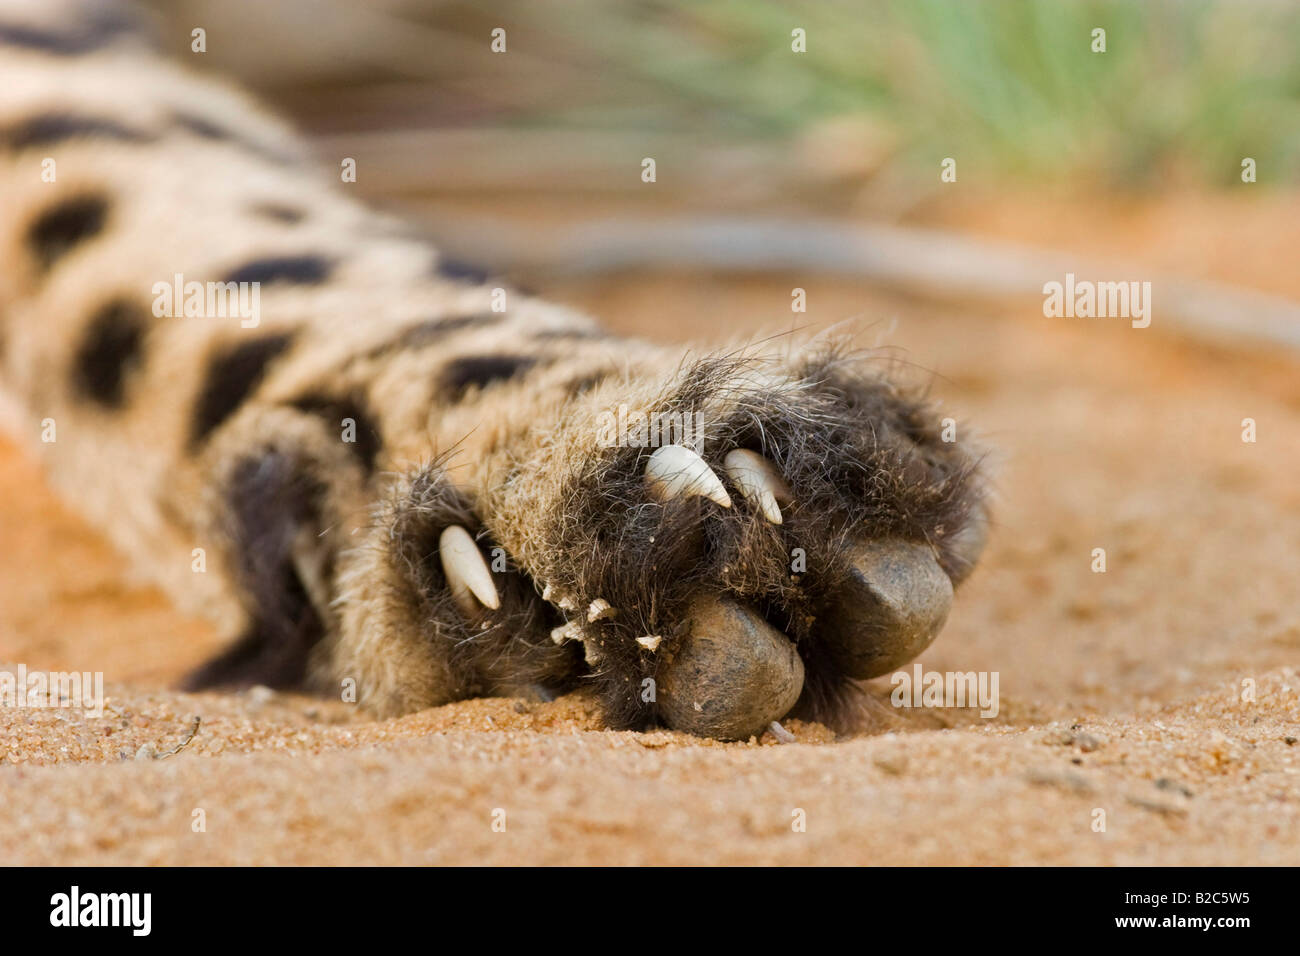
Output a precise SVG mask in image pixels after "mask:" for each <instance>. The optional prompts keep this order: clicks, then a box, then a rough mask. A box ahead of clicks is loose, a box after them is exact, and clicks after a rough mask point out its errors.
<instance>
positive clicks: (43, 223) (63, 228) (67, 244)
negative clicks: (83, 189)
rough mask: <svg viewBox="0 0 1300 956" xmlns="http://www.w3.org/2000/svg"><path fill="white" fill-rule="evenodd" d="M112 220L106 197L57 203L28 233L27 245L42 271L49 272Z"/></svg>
mask: <svg viewBox="0 0 1300 956" xmlns="http://www.w3.org/2000/svg"><path fill="white" fill-rule="evenodd" d="M107 218H108V200H107V199H106V198H105V197H104V196H79V197H77V198H75V199H65V200H63V201H61V202H58V203H55V204H54V205H53V206H51V207H50V208H49V209H47V210H45V211H44V212H43V213H41V214H40V215H39V216H38V217H37V218H36V221H35V222H33V223H32V224H31V226H30V228H29V229H28V230H27V242H28V244H29V245H30V246H31V249H32V253H33V255H35V256H36V261H37V262H38V263H40V266H41V268H42V269H48V268H49V267H50V266H52V265H53V264H54V263H55V261H56V260H57V259H59V257H61V256H62V255H64V254H65V253H66V252H68V250H70V249H71V248H72V247H73V246H75V245H77V243H80V242H85V241H86V240H87V239H91V238H93V237H94V236H96V235H98V234H99V233H100V232H101V231H102V230H103V228H104V222H105V221H106V220H107Z"/></svg>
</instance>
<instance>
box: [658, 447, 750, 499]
mask: <svg viewBox="0 0 1300 956" xmlns="http://www.w3.org/2000/svg"><path fill="white" fill-rule="evenodd" d="M645 476H646V480H647V481H648V482H649V483H650V492H651V494H653V495H654V496H655V497H656V498H658V499H659V500H660V501H670V500H671V499H673V498H684V497H688V496H690V495H699V496H700V497H702V498H708V499H709V500H710V501H716V502H717V503H718V504H720V505H722V507H724V508H730V507H731V497H730V496H729V495H728V494H727V489H726V488H724V487H722V481H721V480H720V479H719V478H718V476H717V475H715V474H714V473H713V469H711V468H710V467H709V466H708V465H707V464H705V462H704V459H703V458H701V457H700V456H699V455H697V454H695V452H693V451H691V450H690V449H689V448H687V447H685V446H684V445H664V446H662V447H660V448H656V449H655V450H654V453H653V454H652V455H651V456H650V460H649V461H648V462H647V463H646V466H645Z"/></svg>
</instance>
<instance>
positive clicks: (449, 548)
mask: <svg viewBox="0 0 1300 956" xmlns="http://www.w3.org/2000/svg"><path fill="white" fill-rule="evenodd" d="M438 557H439V558H440V559H441V560H442V573H443V574H444V575H445V576H446V578H447V587H448V588H450V589H451V594H452V597H453V598H454V599H455V601H456V604H457V606H459V607H460V609H461V610H462V611H464V612H465V613H466V614H477V613H478V610H479V608H478V604H480V603H481V604H482V605H483V606H484V607H487V608H491V609H492V610H494V611H495V610H496V609H497V608H499V607H500V606H501V598H500V596H498V594H497V587H496V585H495V584H494V583H493V582H492V572H491V571H490V570H489V569H488V566H487V562H486V561H484V560H483V554H482V552H480V551H479V549H478V545H476V544H475V543H474V539H473V538H472V537H470V534H469V532H468V531H466V530H465V529H464V528H462V527H461V526H460V525H458V524H453V525H448V526H447V527H446V528H444V529H443V532H442V535H441V536H440V537H439V538H438ZM476 599H477V602H478V603H476Z"/></svg>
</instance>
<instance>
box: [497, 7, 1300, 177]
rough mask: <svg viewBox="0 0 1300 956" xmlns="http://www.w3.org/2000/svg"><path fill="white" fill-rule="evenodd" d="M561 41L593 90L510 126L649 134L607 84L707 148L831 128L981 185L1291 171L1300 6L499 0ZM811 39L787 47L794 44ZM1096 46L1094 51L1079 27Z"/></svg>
mask: <svg viewBox="0 0 1300 956" xmlns="http://www.w3.org/2000/svg"><path fill="white" fill-rule="evenodd" d="M494 12H496V13H499V14H506V15H508V17H509V16H517V17H518V18H519V19H520V20H522V21H524V22H525V23H526V24H527V25H528V28H529V30H530V31H534V32H540V33H544V34H547V35H548V36H549V37H551V38H555V39H562V41H563V43H564V44H565V46H567V47H570V48H571V51H572V55H573V56H574V57H575V58H576V59H579V60H581V61H582V62H585V63H587V64H589V65H591V68H592V70H593V72H594V73H596V74H597V75H599V76H601V77H602V83H601V87H602V88H603V90H604V95H596V96H590V95H589V96H586V97H581V98H579V99H578V100H577V101H575V102H574V103H572V104H571V105H565V104H555V105H554V106H553V107H552V108H549V109H548V108H545V107H541V108H537V109H535V110H533V111H529V112H527V113H525V114H524V115H523V116H521V117H519V119H521V120H524V121H528V122H533V123H547V124H551V123H562V124H572V125H577V126H583V127H590V126H593V125H595V126H601V127H621V126H629V125H643V124H644V123H645V122H646V114H645V111H644V110H643V109H640V108H638V107H639V104H638V103H637V102H636V101H635V100H632V101H629V100H628V99H627V98H626V97H624V96H623V95H621V94H620V87H621V86H631V85H633V84H636V85H639V84H640V83H641V82H643V81H644V82H648V83H649V84H651V85H652V86H653V87H654V88H656V89H657V90H659V91H661V94H660V95H661V97H662V98H661V99H660V101H659V102H658V103H657V104H656V106H657V108H656V109H655V110H654V111H653V112H654V119H655V121H657V122H660V123H664V124H666V125H669V126H673V127H676V128H678V129H682V130H686V131H695V132H698V133H700V134H701V135H707V136H710V137H739V138H749V137H761V138H791V137H798V136H800V135H802V134H805V133H807V132H808V131H809V130H810V129H814V128H815V127H816V126H817V124H819V123H824V122H826V121H829V120H835V121H841V122H842V121H846V120H847V121H856V122H860V123H862V124H863V125H864V126H866V127H869V128H871V129H873V130H875V131H877V132H878V133H880V134H883V135H885V136H887V137H888V139H889V141H890V143H891V144H892V145H891V148H890V161H891V162H892V163H894V164H896V165H897V166H899V167H900V168H912V169H917V170H918V171H919V170H923V171H924V175H925V176H926V177H931V176H935V175H937V171H938V170H937V167H938V161H939V159H941V158H942V157H946V156H953V157H956V158H957V159H958V165H959V171H960V169H961V168H962V167H963V166H965V165H966V164H969V163H975V164H977V166H979V167H982V168H984V169H985V170H987V171H988V172H989V173H990V174H991V175H992V176H993V177H994V178H1009V177H1017V178H1031V179H1043V180H1055V179H1058V178H1061V177H1065V176H1068V177H1071V178H1075V179H1077V178H1079V177H1085V178H1092V179H1095V180H1098V181H1100V182H1102V183H1104V184H1105V185H1107V186H1112V187H1114V186H1119V187H1123V186H1125V185H1129V186H1134V187H1141V188H1149V187H1151V186H1152V185H1155V184H1158V183H1160V182H1162V181H1165V180H1169V179H1175V180H1179V181H1187V180H1191V181H1194V182H1198V183H1202V184H1206V185H1212V186H1219V185H1228V184H1231V183H1234V182H1239V181H1240V164H1241V160H1242V158H1243V157H1246V156H1250V157H1253V158H1254V159H1255V160H1256V161H1257V162H1258V164H1259V167H1260V170H1261V180H1272V181H1275V182H1279V181H1280V182H1292V183H1293V182H1294V181H1295V179H1296V175H1297V171H1298V168H1300V56H1298V55H1297V54H1298V53H1300V4H1296V3H1291V2H1286V3H1270V2H1197V0H1182V2H1172V0H1163V2H1161V0H1156V2H1137V0H1133V2H1072V0H984V2H970V0H891V2H870V3H868V2H850V0H825V2H819V3H815V4H809V3H804V4H797V3H791V2H776V0H747V2H737V0H697V2H691V3H679V2H627V3H586V2H580V3H562V4H535V3H519V4H505V5H504V6H502V5H500V4H498V5H495V8H494ZM794 27H802V28H803V29H805V30H806V31H807V37H808V40H807V42H808V52H807V53H805V54H794V53H792V52H791V49H790V31H791V30H792V29H793V28H794ZM1095 27H1101V28H1103V29H1105V30H1106V44H1107V50H1106V52H1105V53H1094V52H1092V50H1091V42H1092V36H1091V34H1092V30H1093V28H1095Z"/></svg>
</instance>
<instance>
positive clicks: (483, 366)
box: [441, 355, 538, 399]
mask: <svg viewBox="0 0 1300 956" xmlns="http://www.w3.org/2000/svg"><path fill="white" fill-rule="evenodd" d="M537 362H538V360H537V359H536V358H534V357H532V356H529V355H467V356H465V357H464V358H458V359H454V360H453V361H451V362H448V363H447V364H446V366H445V367H444V368H443V370H442V376H441V385H442V389H443V392H444V393H445V394H446V395H447V396H448V397H449V398H451V399H456V398H460V397H461V396H462V395H464V394H465V393H466V392H467V391H469V390H470V389H471V388H487V387H488V386H489V385H492V384H493V383H496V382H505V381H509V380H510V379H512V378H516V377H517V376H519V375H522V374H523V373H524V372H527V371H528V370H529V369H531V368H533V367H534V366H535V365H537Z"/></svg>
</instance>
